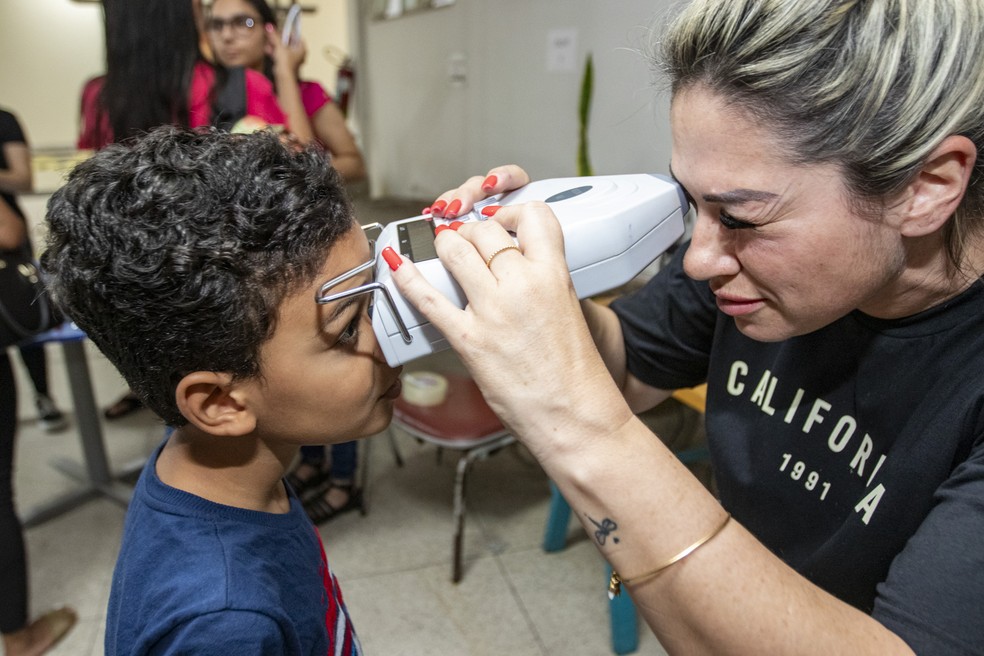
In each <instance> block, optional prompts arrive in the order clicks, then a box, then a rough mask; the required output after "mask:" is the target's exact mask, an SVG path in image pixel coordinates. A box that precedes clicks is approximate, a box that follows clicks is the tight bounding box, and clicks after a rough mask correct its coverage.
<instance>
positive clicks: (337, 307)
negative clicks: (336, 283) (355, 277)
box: [322, 274, 376, 328]
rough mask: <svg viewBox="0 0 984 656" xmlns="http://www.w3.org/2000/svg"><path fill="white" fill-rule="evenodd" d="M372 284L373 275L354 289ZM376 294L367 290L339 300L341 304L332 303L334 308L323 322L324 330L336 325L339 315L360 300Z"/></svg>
mask: <svg viewBox="0 0 984 656" xmlns="http://www.w3.org/2000/svg"><path fill="white" fill-rule="evenodd" d="M370 282H372V275H371V274H370V275H366V277H365V278H364V279H363V281H362V282H361V283H359V284H358V285H356V286H355V287H353V289H358V288H359V287H362V286H363V285H367V284H369V283H370ZM375 293H376V292H375V290H372V289H367V290H365V291H364V292H362V293H360V294H356V295H354V296H349V297H348V298H343V299H339V301H340V302H337V303H335V302H330V305H332V306H333V307H332V308H331V309H330V310H329V311H328V315H327V316H326V317H325V320H324V321H323V322H322V326H323V327H324V328H327V327H328V326H329V325H331V324H332V323H334V322H335V321H336V320H337V319H338V317H339V315H341V314H342V313H343V312H345V310H347V309H348V308H349V307H350V306H351V305H353V304H355V303H358V302H360V301H359V299H360V298H362V297H363V296H365V295H367V294H375Z"/></svg>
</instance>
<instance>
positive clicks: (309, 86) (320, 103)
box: [300, 80, 332, 117]
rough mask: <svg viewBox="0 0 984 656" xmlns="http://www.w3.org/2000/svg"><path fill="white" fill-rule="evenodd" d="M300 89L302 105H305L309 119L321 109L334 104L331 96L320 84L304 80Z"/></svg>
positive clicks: (305, 111)
mask: <svg viewBox="0 0 984 656" xmlns="http://www.w3.org/2000/svg"><path fill="white" fill-rule="evenodd" d="M300 88H301V103H302V104H303V105H304V113H305V114H307V115H308V117H313V116H314V115H315V114H317V113H318V110H319V109H321V108H322V107H324V106H325V105H327V104H328V103H330V102H332V99H331V96H330V95H329V94H328V92H327V91H325V88H324V87H323V86H321V85H320V84H319V83H318V82H313V81H311V80H302V81H301V83H300Z"/></svg>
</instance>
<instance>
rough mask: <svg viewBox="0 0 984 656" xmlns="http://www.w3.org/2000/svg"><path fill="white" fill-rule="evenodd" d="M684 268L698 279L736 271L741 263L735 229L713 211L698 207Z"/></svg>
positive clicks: (727, 274)
mask: <svg viewBox="0 0 984 656" xmlns="http://www.w3.org/2000/svg"><path fill="white" fill-rule="evenodd" d="M683 268H684V271H686V273H687V275H688V276H690V277H691V278H694V279H695V280H710V279H711V278H715V277H718V276H732V275H735V274H737V273H738V271H739V270H740V269H741V264H740V263H739V261H738V258H737V256H736V254H735V250H734V231H732V230H728V229H727V228H725V227H724V226H723V225H721V222H720V221H718V220H717V218H716V217H714V216H713V215H711V214H709V213H707V212H704V211H700V210H698V211H697V216H696V219H695V220H694V231H693V235H692V236H691V238H690V248H688V249H687V254H686V256H685V257H684V259H683Z"/></svg>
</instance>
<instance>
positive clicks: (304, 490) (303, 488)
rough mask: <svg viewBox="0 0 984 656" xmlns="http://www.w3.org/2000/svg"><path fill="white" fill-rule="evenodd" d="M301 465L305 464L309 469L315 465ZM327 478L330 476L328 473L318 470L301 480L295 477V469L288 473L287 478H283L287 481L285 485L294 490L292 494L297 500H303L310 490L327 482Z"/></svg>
mask: <svg viewBox="0 0 984 656" xmlns="http://www.w3.org/2000/svg"><path fill="white" fill-rule="evenodd" d="M302 464H307V465H308V466H310V467H315V466H316V465H312V464H311V463H302ZM329 477H330V474H329V473H328V471H326V470H319V471H318V472H316V473H315V474H312V475H311V476H308V477H307V478H301V477H300V476H298V475H297V470H296V469H295V470H294V471H292V472H289V473H288V474H287V476H285V478H286V479H287V483H288V484H289V485H290V487H291V488H292V489H293V490H294V493H295V494H296V495H297V498H299V499H304V498H305V496H306V495H307V494H308V493H309V492H310V491H311V490H313V489H315V488H317V487H320V486H321V484H322V483H324V482H325V481H327V480H328V478H329Z"/></svg>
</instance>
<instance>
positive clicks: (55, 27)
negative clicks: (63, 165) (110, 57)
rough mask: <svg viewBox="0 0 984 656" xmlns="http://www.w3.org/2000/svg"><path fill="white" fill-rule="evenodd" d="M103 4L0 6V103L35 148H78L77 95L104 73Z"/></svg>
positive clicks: (15, 2)
mask: <svg viewBox="0 0 984 656" xmlns="http://www.w3.org/2000/svg"><path fill="white" fill-rule="evenodd" d="M102 34H103V32H102V6H101V5H100V4H99V3H83V2H72V1H71V0H3V1H2V2H0V105H2V106H4V107H6V108H7V109H9V110H11V111H13V112H14V113H15V114H17V116H18V118H19V119H20V121H21V125H23V126H24V128H25V130H26V131H27V136H28V139H29V140H30V142H31V145H32V146H35V147H74V145H75V139H76V136H77V133H78V113H79V92H80V91H81V89H82V84H83V83H84V82H85V80H86V79H88V78H89V77H91V76H93V75H96V74H98V73H100V72H101V71H102V69H103V37H102Z"/></svg>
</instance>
